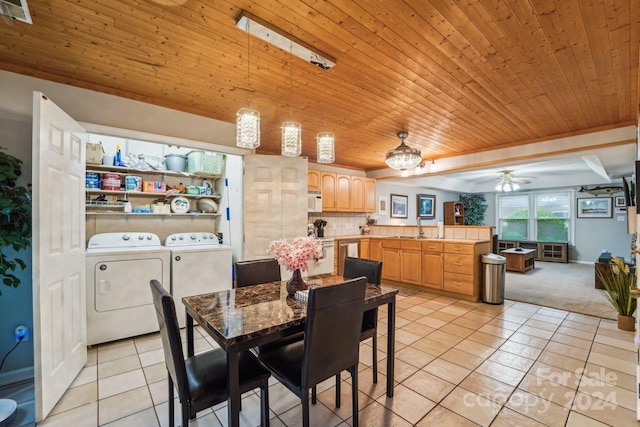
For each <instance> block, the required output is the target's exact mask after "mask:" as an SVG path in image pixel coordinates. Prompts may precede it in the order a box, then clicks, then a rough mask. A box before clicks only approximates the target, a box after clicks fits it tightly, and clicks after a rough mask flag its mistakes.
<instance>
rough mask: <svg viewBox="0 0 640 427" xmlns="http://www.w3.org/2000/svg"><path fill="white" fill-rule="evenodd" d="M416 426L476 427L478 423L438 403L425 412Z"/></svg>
mask: <svg viewBox="0 0 640 427" xmlns="http://www.w3.org/2000/svg"><path fill="white" fill-rule="evenodd" d="M416 426H417V427H434V426H455V427H477V426H478V424H476V423H474V422H473V421H471V420H468V419H466V418H464V417H462V416H460V415H458V414H456V413H455V412H452V411H450V410H448V409H447V408H445V407H442V406H440V405H438V406H436V407H435V408H434V409H433V410H432V411H431V412H429V413H428V414H427V416H426V417H424V418H423V419H422V420H420V422H419V423H418V424H416Z"/></svg>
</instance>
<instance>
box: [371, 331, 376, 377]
mask: <svg viewBox="0 0 640 427" xmlns="http://www.w3.org/2000/svg"><path fill="white" fill-rule="evenodd" d="M371 346H372V347H373V383H374V384H378V330H377V329H374V330H373V339H372V340H371Z"/></svg>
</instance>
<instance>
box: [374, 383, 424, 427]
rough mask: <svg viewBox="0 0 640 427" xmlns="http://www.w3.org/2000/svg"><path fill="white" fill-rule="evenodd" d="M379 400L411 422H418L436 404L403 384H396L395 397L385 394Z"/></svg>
mask: <svg viewBox="0 0 640 427" xmlns="http://www.w3.org/2000/svg"><path fill="white" fill-rule="evenodd" d="M377 402H378V403H380V404H381V405H384V406H385V407H387V408H388V409H389V410H391V411H393V412H394V413H396V414H398V415H400V416H401V417H402V418H404V419H405V420H407V421H409V422H410V423H411V424H416V423H417V422H418V421H420V420H421V419H422V418H423V417H424V416H425V415H427V413H428V412H429V411H431V410H432V409H433V408H434V407H435V406H436V404H435V403H434V402H432V401H431V400H429V399H427V398H426V397H424V396H422V395H421V394H418V393H416V392H415V391H413V390H411V389H410V388H407V387H405V386H403V385H402V384H400V385H398V386H396V388H395V391H394V396H393V398H389V397H387V396H386V395H383V396H381V397H379V398H378V399H377Z"/></svg>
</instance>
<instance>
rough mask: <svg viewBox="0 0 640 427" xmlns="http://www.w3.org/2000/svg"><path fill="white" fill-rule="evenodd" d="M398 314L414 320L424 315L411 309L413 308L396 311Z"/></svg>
mask: <svg viewBox="0 0 640 427" xmlns="http://www.w3.org/2000/svg"><path fill="white" fill-rule="evenodd" d="M396 316H397V317H402V318H403V319H407V320H411V321H413V320H417V319H420V318H421V317H422V316H424V314H421V313H416V312H415V311H411V310H402V311H400V312H398V313H396Z"/></svg>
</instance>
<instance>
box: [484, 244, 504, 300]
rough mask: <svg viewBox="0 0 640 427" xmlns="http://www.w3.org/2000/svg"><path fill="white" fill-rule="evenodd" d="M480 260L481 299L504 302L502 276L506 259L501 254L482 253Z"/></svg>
mask: <svg viewBox="0 0 640 427" xmlns="http://www.w3.org/2000/svg"><path fill="white" fill-rule="evenodd" d="M481 262H482V301H483V302H486V303H489V304H502V303H503V302H504V278H505V270H506V267H507V259H506V258H505V257H503V256H502V255H496V254H484V255H482V258H481Z"/></svg>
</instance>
